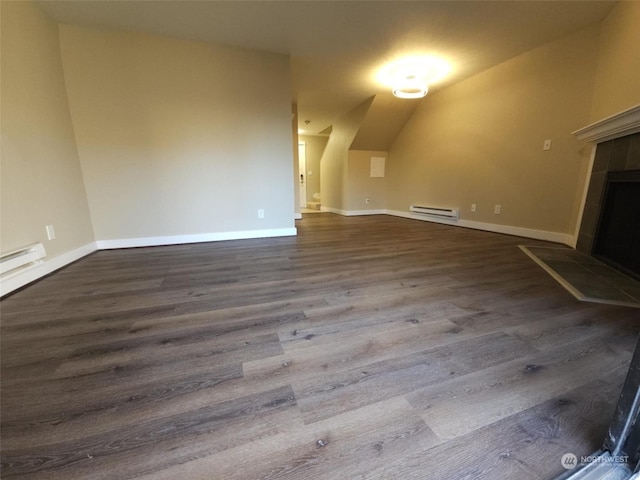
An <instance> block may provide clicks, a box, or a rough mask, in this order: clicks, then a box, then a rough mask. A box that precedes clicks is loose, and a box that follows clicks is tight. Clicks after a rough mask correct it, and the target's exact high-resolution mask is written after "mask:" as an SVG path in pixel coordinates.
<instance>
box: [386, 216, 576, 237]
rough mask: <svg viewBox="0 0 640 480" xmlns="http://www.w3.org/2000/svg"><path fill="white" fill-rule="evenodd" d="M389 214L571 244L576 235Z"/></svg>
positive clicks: (467, 221)
mask: <svg viewBox="0 0 640 480" xmlns="http://www.w3.org/2000/svg"><path fill="white" fill-rule="evenodd" d="M385 213H386V214H387V215H393V216H395V217H403V218H411V219H414V220H422V221H423V222H433V223H442V224H445V225H454V226H458V227H464V228H472V229H474V230H484V231H487V232H494V233H504V234H506V235H514V236H516V237H525V238H533V239H536V240H546V241H548V242H555V243H562V244H564V245H569V246H571V245H572V244H573V243H574V236H573V235H570V234H568V233H559V232H549V231H547V230H536V229H533V228H524V227H513V226H510V225H498V224H496V223H486V222H475V221H473V220H464V219H460V220H449V219H446V218H437V217H425V216H424V215H419V214H415V213H411V212H402V211H399V210H386V211H385Z"/></svg>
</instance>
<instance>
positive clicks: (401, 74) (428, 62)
mask: <svg viewBox="0 0 640 480" xmlns="http://www.w3.org/2000/svg"><path fill="white" fill-rule="evenodd" d="M450 70H451V67H450V66H449V64H448V63H447V62H446V61H444V60H442V59H440V58H437V57H432V56H410V57H403V58H400V59H397V60H395V61H393V62H390V63H387V64H385V65H383V66H382V67H381V68H379V69H378V70H377V72H376V79H377V80H378V82H379V83H381V84H383V85H386V86H387V87H390V88H391V91H392V92H393V94H394V95H395V96H396V97H398V98H422V97H424V96H425V95H426V94H427V92H428V91H429V85H430V84H432V83H437V82H439V81H440V80H442V79H443V78H444V77H445V76H446V75H447V74H448V72H449V71H450Z"/></svg>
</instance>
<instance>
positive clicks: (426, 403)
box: [0, 214, 640, 480]
mask: <svg viewBox="0 0 640 480" xmlns="http://www.w3.org/2000/svg"><path fill="white" fill-rule="evenodd" d="M296 225H297V227H298V231H299V235H298V237H289V238H277V239H263V240H243V241H230V242H218V243H208V244H194V245H179V246H167V247H155V248H138V249H130V250H115V251H102V252H98V253H95V254H93V255H91V256H89V257H86V258H85V259H83V260H81V261H79V262H77V263H75V264H73V265H71V266H69V267H67V268H65V269H63V270H61V271H59V272H57V273H56V274H54V275H52V276H50V277H48V278H46V279H43V280H42V281H40V282H38V283H36V284H34V285H32V286H30V287H28V288H26V289H24V290H22V291H20V292H18V293H16V294H14V295H12V296H10V297H8V298H6V299H4V300H3V301H2V302H0V312H1V361H2V362H1V363H2V380H1V387H2V390H1V407H2V409H1V425H0V427H1V462H2V472H1V474H2V478H3V479H7V480H9V479H53V480H56V479H64V480H74V479H118V480H120V479H138V480H141V479H148V480H161V479H171V480H175V479H178V478H180V479H189V480H191V479H207V480H210V479H241V480H250V479H305V480H306V479H331V480H335V479H349V480H351V479H421V480H423V479H434V480H443V479H453V480H458V479H467V480H475V479H491V480H500V479H532V480H536V479H541V480H542V479H550V478H553V477H554V476H556V475H558V474H560V473H562V471H563V469H562V466H561V465H560V457H561V455H562V454H563V453H566V452H573V453H575V454H577V455H586V454H589V453H591V452H592V451H594V450H596V449H597V448H599V447H600V444H601V441H602V440H603V439H604V435H605V431H606V428H607V425H608V423H609V421H610V418H611V416H612V414H613V408H614V406H615V402H616V401H617V397H618V394H619V390H620V388H621V385H622V382H623V380H624V375H625V373H626V369H627V365H628V362H629V361H630V358H631V352H632V350H633V347H634V344H635V340H636V336H637V334H638V331H640V312H638V310H636V309H631V308H626V307H613V306H606V305H597V304H589V303H580V302H578V301H576V300H575V299H574V298H573V297H572V296H571V295H570V294H568V293H567V292H566V291H565V290H564V289H563V288H562V287H561V286H559V285H558V284H557V283H556V282H555V281H554V280H553V279H552V278H551V277H549V276H548V275H547V274H546V273H545V272H544V271H543V270H542V269H541V268H540V267H538V266H537V265H536V264H534V263H533V262H532V261H531V260H530V259H529V258H528V257H527V256H526V255H525V254H524V253H522V252H521V251H520V250H519V249H518V248H517V245H518V244H520V243H523V242H525V243H527V244H530V245H545V243H543V242H535V241H530V240H523V239H519V238H515V237H509V236H505V235H498V234H492V233H487V232H480V231H474V230H467V229H462V228H456V227H449V226H444V225H438V224H432V223H427V222H420V221H414V220H407V219H400V218H394V217H388V216H370V217H339V216H336V215H332V214H315V215H308V216H305V218H304V219H303V220H302V221H299V222H298V223H297V224H296Z"/></svg>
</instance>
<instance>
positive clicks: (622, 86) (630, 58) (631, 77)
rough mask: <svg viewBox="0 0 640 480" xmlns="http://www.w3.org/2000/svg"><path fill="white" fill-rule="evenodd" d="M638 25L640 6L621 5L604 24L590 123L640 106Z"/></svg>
mask: <svg viewBox="0 0 640 480" xmlns="http://www.w3.org/2000/svg"><path fill="white" fill-rule="evenodd" d="M639 25H640V2H618V3H617V5H616V6H615V8H614V9H613V10H612V11H611V13H610V14H609V15H608V16H607V18H606V19H605V20H604V21H603V22H602V27H601V34H600V44H599V49H598V70H597V74H596V82H595V91H594V95H593V107H592V109H591V122H588V123H592V122H596V121H598V120H602V119H603V118H606V117H609V116H611V115H615V114H616V113H619V112H621V111H623V110H626V109H628V108H631V107H634V106H636V105H638V104H640V28H639ZM585 125H586V124H585Z"/></svg>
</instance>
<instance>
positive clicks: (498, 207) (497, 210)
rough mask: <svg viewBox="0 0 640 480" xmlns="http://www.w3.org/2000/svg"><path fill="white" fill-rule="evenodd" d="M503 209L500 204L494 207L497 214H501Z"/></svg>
mask: <svg viewBox="0 0 640 480" xmlns="http://www.w3.org/2000/svg"><path fill="white" fill-rule="evenodd" d="M501 209H502V207H501V206H500V205H496V206H495V207H494V208H493V213H495V214H496V215H500V210H501Z"/></svg>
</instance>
